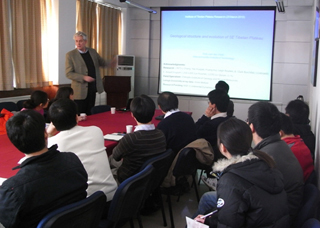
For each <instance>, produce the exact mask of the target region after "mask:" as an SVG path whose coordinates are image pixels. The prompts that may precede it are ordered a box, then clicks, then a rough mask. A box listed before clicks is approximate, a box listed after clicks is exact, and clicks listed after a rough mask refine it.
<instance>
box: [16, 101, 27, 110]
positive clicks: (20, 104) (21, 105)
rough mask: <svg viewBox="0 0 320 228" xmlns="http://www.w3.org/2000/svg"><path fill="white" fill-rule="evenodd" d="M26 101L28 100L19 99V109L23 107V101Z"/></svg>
mask: <svg viewBox="0 0 320 228" xmlns="http://www.w3.org/2000/svg"><path fill="white" fill-rule="evenodd" d="M25 101H27V100H19V101H18V102H17V106H18V109H19V110H21V109H22V108H23V103H24V102H25Z"/></svg>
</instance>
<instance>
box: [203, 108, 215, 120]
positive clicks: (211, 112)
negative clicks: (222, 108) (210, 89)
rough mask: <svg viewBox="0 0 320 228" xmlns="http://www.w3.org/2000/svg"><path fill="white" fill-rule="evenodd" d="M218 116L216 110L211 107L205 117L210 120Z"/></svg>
mask: <svg viewBox="0 0 320 228" xmlns="http://www.w3.org/2000/svg"><path fill="white" fill-rule="evenodd" d="M215 114H216V108H213V107H211V106H208V108H207V109H206V111H205V113H204V115H205V116H206V117H208V118H210V117H212V116H214V115H215Z"/></svg>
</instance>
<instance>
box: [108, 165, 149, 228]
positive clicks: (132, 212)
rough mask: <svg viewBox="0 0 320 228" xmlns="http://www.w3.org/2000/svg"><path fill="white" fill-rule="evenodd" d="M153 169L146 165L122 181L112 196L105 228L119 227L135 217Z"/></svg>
mask: <svg viewBox="0 0 320 228" xmlns="http://www.w3.org/2000/svg"><path fill="white" fill-rule="evenodd" d="M153 171H154V168H153V166H152V165H148V166H147V167H146V168H144V169H143V170H142V171H140V172H139V173H137V174H135V175H133V176H131V177H129V178H128V179H126V180H125V181H123V182H122V183H121V184H120V185H119V187H118V189H117V191H116V193H115V195H114V196H113V199H112V202H111V205H110V208H109V212H108V218H107V220H108V221H107V227H121V225H124V224H125V223H126V222H127V221H129V220H130V219H132V218H135V217H137V215H138V212H139V210H140V208H141V205H142V203H143V200H144V199H145V198H146V196H145V193H146V189H147V186H148V185H149V183H150V180H151V177H152V175H153Z"/></svg>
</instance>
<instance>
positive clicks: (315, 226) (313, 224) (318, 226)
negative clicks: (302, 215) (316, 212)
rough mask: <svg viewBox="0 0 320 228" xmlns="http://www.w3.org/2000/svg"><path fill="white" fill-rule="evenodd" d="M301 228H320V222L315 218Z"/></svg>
mask: <svg viewBox="0 0 320 228" xmlns="http://www.w3.org/2000/svg"><path fill="white" fill-rule="evenodd" d="M301 228H320V222H319V220H317V219H315V218H311V219H308V220H307V221H306V222H305V223H303V226H302V227H301Z"/></svg>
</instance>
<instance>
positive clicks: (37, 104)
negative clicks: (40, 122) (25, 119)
mask: <svg viewBox="0 0 320 228" xmlns="http://www.w3.org/2000/svg"><path fill="white" fill-rule="evenodd" d="M48 104H49V99H48V94H47V93H46V92H43V91H41V90H35V91H33V92H32V93H31V97H30V99H29V100H26V101H25V102H24V103H23V108H22V109H21V111H24V110H28V109H33V110H35V111H37V112H39V113H40V114H41V115H44V109H45V108H46V107H47V106H48Z"/></svg>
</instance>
